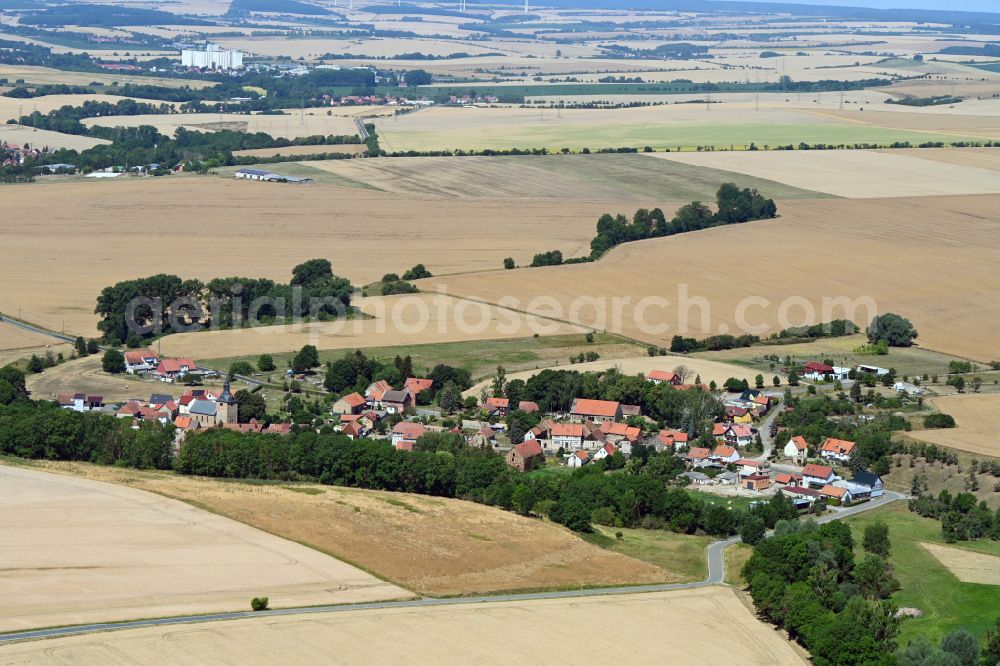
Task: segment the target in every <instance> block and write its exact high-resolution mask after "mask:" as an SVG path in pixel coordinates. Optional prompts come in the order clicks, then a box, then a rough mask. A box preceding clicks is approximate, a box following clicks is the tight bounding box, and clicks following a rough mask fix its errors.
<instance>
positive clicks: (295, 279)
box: [94, 259, 353, 345]
mask: <svg viewBox="0 0 1000 666" xmlns="http://www.w3.org/2000/svg"><path fill="white" fill-rule="evenodd" d="M352 291H353V287H352V286H351V283H350V282H349V281H348V280H347V279H345V278H341V277H337V276H336V275H334V274H333V267H332V266H331V264H330V262H329V260H327V259H310V260H309V261H306V262H304V263H302V264H300V265H298V266H296V267H295V268H294V269H292V278H291V280H290V281H289V283H288V284H278V283H275V282H274V281H273V280H268V279H265V278H240V277H228V278H215V279H213V280H210V281H209V282H207V283H205V282H202V281H200V280H184V279H182V278H180V277H178V276H176V275H166V274H160V275H154V276H151V277H147V278H139V279H135V280H126V281H124V282H119V283H117V284H115V285H112V286H110V287H105V288H104V290H103V291H101V294H100V296H98V298H97V306H96V308H95V309H94V312H95V313H96V314H98V315H100V316H101V321H100V322H99V323H98V328H99V329H100V330H101V332H102V333H103V334H104V338H105V339H106V340H107V341H109V342H117V343H121V342H133V343H134V344H136V345H137V344H141V342H142V339H143V338H147V337H151V336H153V335H156V334H158V333H171V332H175V331H176V330H177V329H181V328H183V327H185V326H190V325H193V324H198V325H200V326H203V327H207V326H210V325H213V326H217V327H220V328H232V327H235V326H238V325H240V324H241V322H245V321H248V320H249V319H250V318H254V319H255V320H256V321H258V322H268V321H271V320H275V319H280V318H285V317H292V316H296V315H301V316H303V317H318V318H326V317H333V316H337V315H338V314H343V313H344V312H346V311H347V309H348V308H349V307H350V304H351V293H352ZM297 309H298V311H297ZM129 317H131V319H132V321H133V322H134V323H135V325H136V327H133V328H130V327H129V321H128V319H129ZM213 317H214V319H213ZM135 328H138V330H135Z"/></svg>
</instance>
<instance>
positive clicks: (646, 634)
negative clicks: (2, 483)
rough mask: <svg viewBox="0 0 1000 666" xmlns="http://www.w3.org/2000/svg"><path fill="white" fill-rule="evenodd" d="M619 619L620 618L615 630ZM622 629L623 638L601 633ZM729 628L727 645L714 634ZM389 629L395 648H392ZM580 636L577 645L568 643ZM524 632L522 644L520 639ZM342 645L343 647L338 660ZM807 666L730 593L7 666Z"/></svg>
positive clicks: (214, 637) (310, 628)
mask: <svg viewBox="0 0 1000 666" xmlns="http://www.w3.org/2000/svg"><path fill="white" fill-rule="evenodd" d="M611 618H622V619H623V621H621V622H612V620H611ZM609 623H613V624H616V625H617V626H615V628H614V630H613V631H610V630H609V631H605V630H595V629H593V628H594V627H603V626H607V625H608V624H609ZM720 626H723V627H725V631H726V635H727V637H729V638H728V639H727V640H725V641H722V640H716V639H713V638H712V637H711V636H712V634H713V632H715V631H717V630H718V627H720ZM386 627H392V628H393V632H392V639H391V640H386ZM572 632H576V635H577V638H574V639H573V640H567V639H566V637H565V636H566V634H567V633H572ZM515 633H516V634H517V635H518V637H517V639H516V640H513V639H512V634H515ZM331 645H335V646H336V649H334V650H330V646H331ZM734 645H739V648H738V649H739V651H740V660H741V662H742V663H745V664H751V665H753V666H789V665H792V664H795V665H796V666H797V665H799V664H805V663H806V661H805V659H803V658H802V657H801V656H800V654H799V653H798V652H797V651H796V650H795V648H793V647H792V646H791V645H790V644H789V643H788V642H787V641H785V640H784V639H782V638H781V636H780V635H779V634H778V633H777V632H775V631H773V630H772V629H770V628H769V627H767V626H765V625H764V624H762V623H761V622H759V621H758V620H757V619H756V618H755V617H754V616H753V614H752V613H751V612H750V611H749V610H748V609H747V608H746V606H744V605H743V603H742V602H741V601H740V600H739V599H738V598H737V596H736V593H735V592H733V591H732V590H730V589H727V588H723V587H713V588H707V589H702V590H685V591H677V592H660V593H654V594H633V595H616V596H607V597H590V598H581V599H550V600H539V601H516V602H502V603H499V602H498V603H488V604H475V605H461V606H450V607H434V608H409V609H391V610H365V611H356V612H348V613H330V614H323V615H310V616H292V617H284V618H280V617H271V618H253V619H247V620H238V621H232V622H226V623H211V624H206V625H199V626H197V627H190V626H189V627H173V628H152V629H137V630H127V631H122V632H117V633H112V634H105V635H101V636H97V637H94V636H89V637H74V638H59V639H53V640H49V641H46V642H45V643H42V644H35V643H21V644H15V645H5V646H0V659H3V661H4V662H5V663H8V664H11V665H14V664H27V663H32V662H34V661H38V660H40V659H45V660H49V661H51V660H59V661H63V662H65V663H80V664H100V665H101V666H105V665H111V664H126V663H128V664H132V663H137V662H139V663H155V662H165V661H174V662H176V661H184V662H186V663H189V664H208V663H212V662H213V661H214V660H216V659H217V658H218V655H220V654H225V655H227V657H228V658H230V659H232V660H233V661H234V662H257V663H260V662H266V663H282V664H288V663H310V662H312V661H314V659H315V655H316V654H318V653H320V652H322V653H323V654H324V659H325V660H326V661H327V662H329V663H343V664H352V663H359V662H378V663H393V662H396V663H403V662H405V663H417V664H456V665H459V664H462V665H464V664H469V663H477V664H498V665H499V664H509V663H511V662H514V663H529V662H539V661H543V662H544V663H546V664H580V663H612V662H616V661H620V660H623V659H625V660H627V661H628V662H629V663H634V664H660V663H663V660H664V654H669V655H670V660H671V662H672V663H678V664H718V663H725V662H726V661H728V660H730V659H731V658H732V654H733V650H734V649H736V648H734Z"/></svg>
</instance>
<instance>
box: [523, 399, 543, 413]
mask: <svg viewBox="0 0 1000 666" xmlns="http://www.w3.org/2000/svg"><path fill="white" fill-rule="evenodd" d="M517 408H518V409H520V410H521V411H522V412H524V413H525V414H537V413H538V412H540V411H542V410H541V409H540V408H539V407H538V403H537V402H532V401H531V400H522V401H521V402H519V403H517Z"/></svg>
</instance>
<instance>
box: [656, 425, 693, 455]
mask: <svg viewBox="0 0 1000 666" xmlns="http://www.w3.org/2000/svg"><path fill="white" fill-rule="evenodd" d="M656 439H657V441H659V443H660V444H661V445H662V446H663V448H665V449H669V450H671V451H681V450H683V449H684V448H685V447H686V446H687V445H688V434H687V433H686V432H681V431H680V430H669V429H666V430H661V431H660V432H659V434H658V435H656Z"/></svg>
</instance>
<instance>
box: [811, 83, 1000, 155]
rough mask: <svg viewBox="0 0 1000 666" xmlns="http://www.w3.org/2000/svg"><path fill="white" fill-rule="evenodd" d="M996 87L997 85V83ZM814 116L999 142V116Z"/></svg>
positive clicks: (830, 113)
mask: <svg viewBox="0 0 1000 666" xmlns="http://www.w3.org/2000/svg"><path fill="white" fill-rule="evenodd" d="M998 87H1000V84H998ZM815 114H816V115H818V116H823V117H828V118H831V119H835V120H838V121H842V122H848V123H851V124H854V125H864V126H869V127H884V128H891V129H895V130H906V131H912V132H926V133H927V134H928V138H927V139H926V140H927V141H934V140H935V139H933V138H931V135H934V134H937V135H940V134H953V135H962V136H966V137H979V138H981V139H1000V116H978V115H960V114H957V113H930V112H908V113H905V112H904V113H899V112H892V111H870V110H867V109H866V110H865V111H863V112H859V111H839V110H838V111H832V110H829V111H816V112H815Z"/></svg>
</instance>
